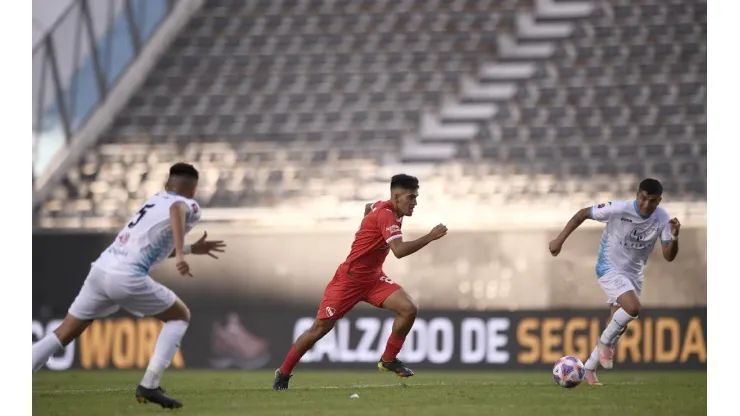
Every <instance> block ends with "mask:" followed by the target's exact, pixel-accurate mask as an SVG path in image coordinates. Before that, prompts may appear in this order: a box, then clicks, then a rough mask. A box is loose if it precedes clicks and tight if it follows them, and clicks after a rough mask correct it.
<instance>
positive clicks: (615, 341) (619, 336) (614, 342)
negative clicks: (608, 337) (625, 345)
mask: <svg viewBox="0 0 740 416" xmlns="http://www.w3.org/2000/svg"><path fill="white" fill-rule="evenodd" d="M622 334H623V332H620V333H619V334H617V336H616V337H614V341H612V348H613V349H614V350H616V349H617V344H619V338H622Z"/></svg>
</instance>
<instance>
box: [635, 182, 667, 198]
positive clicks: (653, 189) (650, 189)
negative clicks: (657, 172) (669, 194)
mask: <svg viewBox="0 0 740 416" xmlns="http://www.w3.org/2000/svg"><path fill="white" fill-rule="evenodd" d="M642 191H645V193H646V194H648V195H658V196H660V195H663V185H661V184H660V182H658V180H657V179H650V178H648V179H645V180H643V181H642V182H640V187H639V188H637V192H642Z"/></svg>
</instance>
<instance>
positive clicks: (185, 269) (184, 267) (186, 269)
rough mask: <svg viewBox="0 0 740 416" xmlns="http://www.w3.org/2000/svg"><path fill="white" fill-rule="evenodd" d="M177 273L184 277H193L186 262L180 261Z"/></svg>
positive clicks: (177, 264)
mask: <svg viewBox="0 0 740 416" xmlns="http://www.w3.org/2000/svg"><path fill="white" fill-rule="evenodd" d="M175 266H176V267H177V271H178V272H180V274H181V275H183V276H192V274H191V273H190V265H189V264H188V262H186V261H185V260H178V261H177V263H176V264H175Z"/></svg>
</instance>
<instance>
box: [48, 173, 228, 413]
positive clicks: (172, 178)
mask: <svg viewBox="0 0 740 416" xmlns="http://www.w3.org/2000/svg"><path fill="white" fill-rule="evenodd" d="M197 185H198V171H197V170H196V169H195V168H194V167H193V166H192V165H189V164H185V163H177V164H175V165H173V166H172V167H171V168H170V174H169V178H168V179H167V183H166V185H165V189H166V192H162V193H158V194H156V195H154V196H152V197H151V198H149V199H148V200H147V201H146V202H145V203H144V205H143V206H142V207H141V209H140V210H139V211H138V212H137V213H136V214H134V216H133V217H132V218H131V221H130V222H128V223H127V224H126V225H125V226H124V227H123V229H122V230H121V231H120V232H119V233H118V236H117V237H116V239H115V240H114V241H113V243H112V244H111V245H110V246H109V247H108V248H107V249H106V250H105V251H104V252H103V253H102V254H101V255H100V257H98V259H97V260H96V261H95V262H93V263H92V265H91V268H90V273H89V274H88V275H87V278H86V279H85V283H84V284H83V285H82V289H80V292H79V294H78V295H77V298H76V299H75V300H74V302H73V303H72V305H71V306H70V308H69V312H68V314H67V316H66V317H65V318H64V321H63V322H62V323H61V325H59V327H58V328H57V329H55V330H54V332H52V333H50V334H49V335H47V336H46V337H44V338H43V339H41V340H39V341H38V342H36V343H35V344H33V372H34V373H35V372H36V371H37V370H39V369H40V368H41V367H43V365H44V364H45V363H46V362H47V361H48V360H49V358H50V357H51V356H52V355H54V353H55V352H57V351H58V350H59V349H61V348H63V347H65V346H67V345H68V344H69V343H70V342H72V341H73V340H74V339H76V338H77V337H79V336H80V334H82V332H84V331H85V329H87V328H88V327H89V326H90V324H91V323H92V322H93V320H95V319H100V318H103V317H106V316H108V315H111V314H113V313H114V312H116V311H117V310H118V309H119V308H121V307H123V308H124V309H125V310H127V311H128V312H130V313H132V314H133V315H135V316H138V317H143V316H154V317H156V318H158V319H160V320H162V321H163V322H164V326H163V327H162V332H160V334H159V337H158V338H157V343H156V346H155V348H154V353H153V355H152V358H151V360H150V361H149V365H148V367H147V369H146V373H145V374H144V378H143V379H142V381H141V383H140V384H139V386H137V388H136V393H135V395H136V399H137V400H138V401H139V402H140V403H146V402H152V403H156V404H159V405H161V406H162V407H164V408H178V407H182V403H180V402H179V401H178V400H175V399H173V398H171V397H168V396H166V395H165V394H164V390H162V388H161V387H160V386H159V382H160V380H161V378H162V374H163V373H164V371H165V369H167V367H169V365H170V363H171V362H172V358H173V357H174V356H175V353H176V352H177V349H178V348H179V347H180V341H181V340H182V337H183V336H184V335H185V331H186V330H187V328H188V325H189V323H190V310H189V309H188V308H187V306H185V303H183V301H182V300H180V299H179V298H178V297H177V296H176V295H175V293H174V292H172V291H171V290H170V289H168V288H167V287H165V286H163V285H162V284H160V283H158V282H155V281H154V279H152V278H151V277H150V276H149V270H150V269H151V268H152V267H153V266H154V265H155V264H157V263H159V262H161V261H162V260H164V259H166V258H167V257H175V259H176V260H175V261H176V263H175V264H176V267H177V270H178V272H179V273H180V274H181V275H183V276H185V275H188V276H192V274H191V273H190V266H189V265H188V263H187V261H185V255H186V254H189V253H192V254H207V255H209V256H211V257H214V258H217V257H216V256H215V255H214V254H213V252H223V248H224V247H225V244H224V243H223V242H222V241H208V240H206V233H203V237H202V238H200V239H199V240H198V241H197V242H196V243H194V244H192V245H186V244H185V235H186V234H187V233H188V232H189V231H190V230H192V229H193V227H194V226H195V225H196V224H197V222H198V221H199V220H200V216H201V211H200V207H199V206H198V203H197V202H195V201H194V200H193V198H194V197H195V190H196V187H197Z"/></svg>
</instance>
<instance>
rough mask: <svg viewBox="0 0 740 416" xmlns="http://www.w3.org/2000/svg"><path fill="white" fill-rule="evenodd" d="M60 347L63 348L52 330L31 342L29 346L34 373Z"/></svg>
mask: <svg viewBox="0 0 740 416" xmlns="http://www.w3.org/2000/svg"><path fill="white" fill-rule="evenodd" d="M61 348H63V347H62V343H61V342H60V341H59V338H57V335H56V334H55V333H53V332H51V333H49V334H48V335H47V336H45V337H44V338H42V339H40V340H39V341H38V342H36V343H35V344H33V347H31V350H32V354H31V355H32V356H33V372H34V373H35V372H36V371H38V370H39V369H41V367H43V366H44V364H46V362H47V361H49V358H51V356H52V355H54V353H56V352H57V351H59V350H60V349H61Z"/></svg>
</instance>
